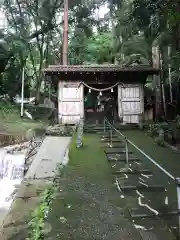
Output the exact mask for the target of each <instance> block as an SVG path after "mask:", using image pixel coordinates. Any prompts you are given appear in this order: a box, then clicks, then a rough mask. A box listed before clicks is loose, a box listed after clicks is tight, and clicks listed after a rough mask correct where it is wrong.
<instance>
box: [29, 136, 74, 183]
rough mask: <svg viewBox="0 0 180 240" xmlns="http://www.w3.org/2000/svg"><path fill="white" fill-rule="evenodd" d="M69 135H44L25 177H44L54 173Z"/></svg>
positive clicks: (64, 150) (50, 176) (62, 155)
mask: <svg viewBox="0 0 180 240" xmlns="http://www.w3.org/2000/svg"><path fill="white" fill-rule="evenodd" d="M70 142H71V137H46V138H45V139H44V141H43V143H42V145H41V148H40V149H39V151H38V153H37V155H36V157H35V159H34V161H33V163H32V165H31V166H30V168H29V170H28V172H27V173H26V176H25V179H45V178H52V177H54V175H55V171H56V167H57V164H60V163H61V161H62V160H63V158H64V156H65V154H66V151H67V148H68V146H69V144H70Z"/></svg>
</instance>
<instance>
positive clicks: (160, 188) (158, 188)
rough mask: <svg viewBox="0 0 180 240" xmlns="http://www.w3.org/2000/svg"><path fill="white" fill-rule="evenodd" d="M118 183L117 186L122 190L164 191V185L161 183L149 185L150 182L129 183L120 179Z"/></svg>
mask: <svg viewBox="0 0 180 240" xmlns="http://www.w3.org/2000/svg"><path fill="white" fill-rule="evenodd" d="M118 183H119V187H120V188H121V190H122V191H136V190H139V191H142V192H144V191H147V192H148V191H150V192H160V191H161V192H164V191H165V187H164V186H162V185H150V184H146V185H148V186H146V185H143V184H140V183H136V184H134V185H129V184H128V183H121V182H120V181H118Z"/></svg>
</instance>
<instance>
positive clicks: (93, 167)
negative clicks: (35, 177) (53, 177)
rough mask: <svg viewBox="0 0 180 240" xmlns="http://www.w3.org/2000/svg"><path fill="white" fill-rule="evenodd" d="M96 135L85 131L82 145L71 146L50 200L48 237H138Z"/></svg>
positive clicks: (112, 239)
mask: <svg viewBox="0 0 180 240" xmlns="http://www.w3.org/2000/svg"><path fill="white" fill-rule="evenodd" d="M101 146H102V144H101V143H100V137H99V136H98V135H91V134H89V135H88V134H86V135H85V136H84V148H82V149H77V148H76V146H75V142H74V143H73V144H72V147H71V149H70V161H69V164H68V167H67V169H66V170H65V173H64V175H63V177H62V178H60V180H59V181H58V185H59V190H58V193H57V195H56V198H55V199H54V201H53V204H52V209H51V211H50V213H49V217H48V222H49V224H50V225H51V228H52V229H51V232H50V233H49V235H48V237H47V239H48V240H50V239H53V240H54V239H61V240H67V239H75V240H81V239H88V240H92V239H96V240H100V239H101V240H102V239H108V240H109V239H111V240H115V239H117V240H119V239H126V240H130V239H133V240H137V239H138V240H139V239H141V237H140V235H139V233H138V232H137V231H136V229H135V228H134V227H133V226H132V224H131V223H130V222H129V221H128V220H127V219H125V217H124V215H123V207H124V201H122V199H121V198H120V194H119V192H118V191H117V188H116V186H115V185H114V180H115V178H114V177H112V172H111V171H112V170H111V168H110V166H109V164H108V162H107V160H106V157H105V154H104V152H103V148H102V147H101Z"/></svg>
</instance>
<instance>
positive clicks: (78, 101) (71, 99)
mask: <svg viewBox="0 0 180 240" xmlns="http://www.w3.org/2000/svg"><path fill="white" fill-rule="evenodd" d="M59 84H60V87H59V107H58V115H59V122H61V123H62V124H75V123H77V122H78V121H79V120H80V118H84V87H83V85H81V86H79V84H74V85H73V84H69V85H68V84H63V83H59Z"/></svg>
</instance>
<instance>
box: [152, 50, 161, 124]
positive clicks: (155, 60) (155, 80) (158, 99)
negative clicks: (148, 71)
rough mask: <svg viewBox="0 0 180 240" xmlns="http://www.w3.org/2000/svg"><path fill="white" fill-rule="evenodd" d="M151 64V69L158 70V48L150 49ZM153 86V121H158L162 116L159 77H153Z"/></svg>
mask: <svg viewBox="0 0 180 240" xmlns="http://www.w3.org/2000/svg"><path fill="white" fill-rule="evenodd" d="M152 62H153V67H154V68H157V69H160V52H159V46H153V47H152ZM153 85H154V91H155V119H156V120H159V119H160V118H161V116H162V105H161V99H162V96H161V79H160V75H154V76H153Z"/></svg>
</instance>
